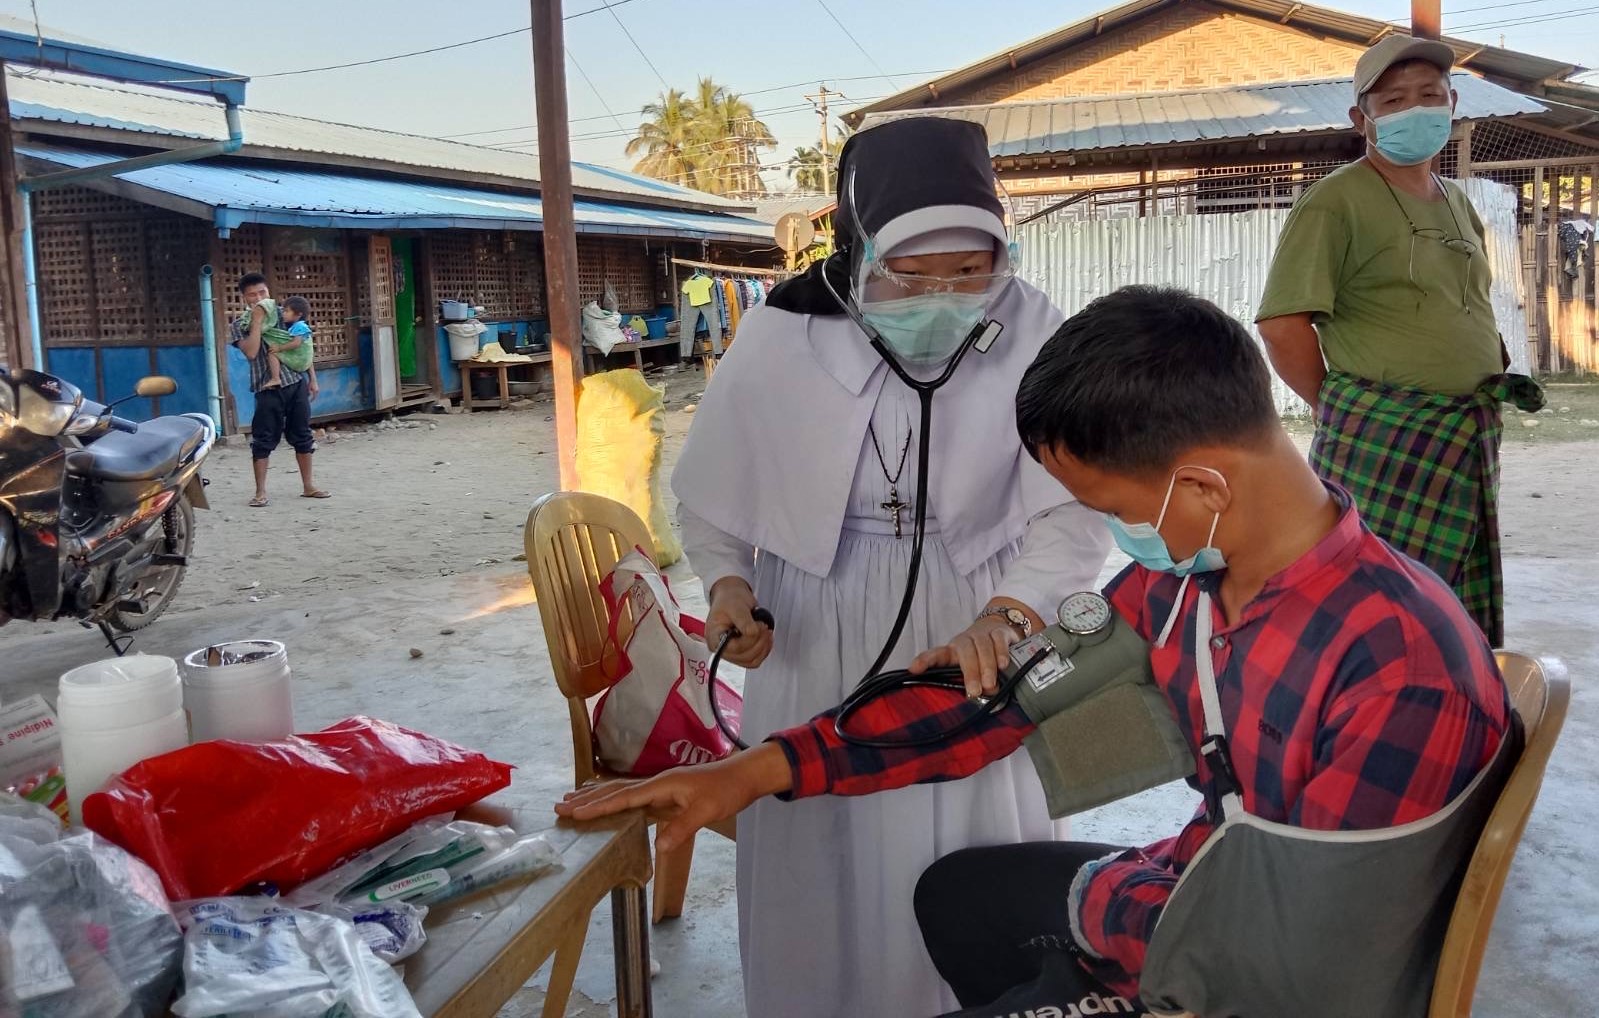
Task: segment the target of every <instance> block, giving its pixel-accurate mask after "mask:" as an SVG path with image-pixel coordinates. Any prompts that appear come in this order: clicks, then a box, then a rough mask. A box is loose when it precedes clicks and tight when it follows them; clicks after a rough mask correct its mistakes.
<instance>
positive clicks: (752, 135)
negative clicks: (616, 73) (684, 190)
mask: <svg viewBox="0 0 1599 1018" xmlns="http://www.w3.org/2000/svg"><path fill="white" fill-rule="evenodd" d="M643 113H644V118H645V119H644V122H643V123H642V124H640V125H639V130H638V134H637V136H635V137H634V138H633V140H632V141H630V142H628V143H627V150H626V151H627V154H628V156H629V157H632V158H636V159H638V163H637V164H636V165H635V167H634V169H635V170H636V171H637V172H639V173H642V174H644V175H645V176H648V177H654V178H656V179H657V180H668V181H671V182H672V183H674V184H682V185H685V186H687V187H697V188H699V189H700V190H702V191H710V192H711V193H713V194H725V195H737V196H740V197H758V196H760V195H764V194H765V193H766V185H765V184H764V183H763V182H762V181H761V175H760V157H759V153H760V152H761V151H762V150H763V149H773V148H776V147H777V139H776V138H775V137H773V136H772V131H771V129H770V128H768V127H767V126H766V125H765V124H763V123H761V121H760V120H759V119H758V118H757V117H756V116H755V110H754V109H753V108H752V107H751V106H750V104H749V102H748V101H747V100H745V99H742V98H740V97H739V96H738V95H737V94H736V93H734V92H730V91H729V90H727V89H726V88H724V87H722V86H721V85H718V84H717V83H716V82H714V81H712V80H711V79H710V78H701V79H700V81H699V86H698V89H697V91H696V92H695V94H694V95H693V96H689V95H687V94H685V93H683V92H680V91H678V90H677V89H671V90H670V91H668V92H666V93H664V94H663V95H662V96H661V97H660V100H659V101H658V102H653V103H650V104H649V105H648V106H645V107H644V110H643Z"/></svg>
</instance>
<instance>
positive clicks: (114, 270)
mask: <svg viewBox="0 0 1599 1018" xmlns="http://www.w3.org/2000/svg"><path fill="white" fill-rule="evenodd" d="M89 251H90V256H91V257H92V258H93V265H94V290H95V308H96V310H97V311H99V313H100V338H101V339H102V340H109V341H111V342H113V343H115V342H130V341H134V340H139V339H144V338H146V336H147V335H148V331H149V330H148V327H147V323H146V317H145V316H146V315H147V314H148V312H149V307H148V301H149V298H150V293H149V289H148V287H149V282H148V278H147V276H146V274H145V269H146V267H147V266H146V264H145V260H144V223H143V222H141V221H140V220H137V219H131V220H122V221H116V220H111V221H107V222H97V223H93V224H91V225H90V227H89Z"/></svg>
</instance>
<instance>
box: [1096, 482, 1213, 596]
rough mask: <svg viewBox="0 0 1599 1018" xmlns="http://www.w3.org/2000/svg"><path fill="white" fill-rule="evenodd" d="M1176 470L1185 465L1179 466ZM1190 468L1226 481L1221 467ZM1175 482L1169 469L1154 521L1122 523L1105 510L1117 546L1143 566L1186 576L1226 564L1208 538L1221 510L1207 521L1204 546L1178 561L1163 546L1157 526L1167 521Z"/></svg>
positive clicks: (1211, 535) (1211, 537) (1107, 522)
mask: <svg viewBox="0 0 1599 1018" xmlns="http://www.w3.org/2000/svg"><path fill="white" fill-rule="evenodd" d="M1177 469H1178V470H1182V469H1184V468H1183V467H1178V468H1177ZM1189 469H1193V470H1204V471H1206V472H1208V473H1212V474H1215V475H1216V476H1217V477H1218V478H1221V480H1222V482H1223V483H1226V480H1227V479H1226V478H1225V477H1222V474H1221V471H1219V470H1211V468H1209V467H1191V468H1189ZM1176 486H1177V473H1176V471H1173V472H1172V475H1171V482H1170V483H1169V484H1167V485H1166V500H1165V501H1164V502H1162V503H1161V506H1160V516H1159V518H1158V519H1156V520H1155V522H1154V523H1125V522H1123V521H1122V520H1121V519H1119V518H1118V517H1116V516H1113V515H1110V514H1109V513H1107V514H1106V515H1105V523H1106V525H1108V526H1109V527H1110V532H1111V536H1112V537H1114V538H1115V539H1116V546H1117V547H1118V548H1120V549H1121V550H1122V551H1123V552H1125V553H1126V555H1127V557H1128V558H1130V559H1132V560H1133V561H1134V562H1137V563H1138V564H1139V565H1141V566H1143V567H1144V568H1145V569H1149V570H1152V571H1154V572H1157V573H1171V574H1172V575H1173V576H1189V575H1192V574H1194V573H1213V572H1215V571H1217V570H1218V569H1225V568H1227V559H1226V558H1225V557H1223V555H1222V553H1221V549H1220V548H1217V547H1215V546H1214V545H1212V544H1211V543H1210V542H1211V541H1214V540H1215V539H1216V525H1217V524H1218V523H1220V522H1221V513H1217V514H1216V516H1215V518H1214V519H1212V520H1211V521H1210V536H1209V537H1207V538H1205V547H1203V548H1200V549H1199V550H1198V551H1196V552H1194V554H1192V555H1190V556H1189V557H1188V558H1186V559H1183V560H1182V561H1181V562H1174V561H1172V557H1171V549H1170V548H1168V547H1167V546H1166V539H1165V538H1164V537H1161V536H1160V528H1161V526H1162V525H1163V524H1165V522H1166V510H1167V508H1169V507H1170V506H1171V496H1172V491H1173V490H1175V488H1176Z"/></svg>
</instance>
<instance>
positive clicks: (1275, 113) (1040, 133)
mask: <svg viewBox="0 0 1599 1018" xmlns="http://www.w3.org/2000/svg"><path fill="white" fill-rule="evenodd" d="M1454 85H1455V89H1456V90H1457V91H1458V92H1459V93H1460V104H1459V106H1458V107H1457V108H1456V115H1457V117H1458V118H1460V119H1463V120H1479V119H1483V118H1485V117H1514V116H1520V115H1523V114H1533V113H1542V112H1544V111H1545V107H1544V106H1542V105H1541V104H1539V103H1537V102H1534V101H1533V100H1531V99H1529V98H1527V97H1526V96H1524V95H1521V94H1520V93H1518V92H1512V91H1510V90H1509V89H1508V88H1502V87H1500V86H1498V85H1495V84H1493V83H1492V82H1488V81H1484V80H1482V79H1481V78H1478V77H1477V76H1475V75H1473V74H1466V73H1463V72H1457V73H1456V74H1455V75H1454ZM1353 87H1354V86H1353V84H1352V79H1350V78H1337V79H1332V80H1324V81H1290V82H1277V83H1271V84H1262V85H1248V86H1242V87H1234V88H1216V89H1204V90H1197V91H1191V92H1151V93H1145V94H1142V95H1124V96H1095V97H1092V98H1084V99H1058V100H1048V101H1043V102H1025V103H996V104H993V105H989V106H948V107H936V108H929V109H916V110H904V111H896V112H891V113H874V114H872V115H871V116H868V117H867V118H866V120H865V122H864V123H863V125H862V128H863V129H866V128H870V127H871V126H873V125H874V124H881V123H886V122H888V121H890V120H902V119H904V118H906V117H925V116H938V117H953V118H956V119H960V120H970V121H974V122H976V123H979V124H982V125H983V127H984V129H986V130H987V131H988V147H989V151H990V152H991V153H992V154H993V156H994V158H996V159H1002V158H1005V157H1007V156H1031V155H1044V154H1050V153H1068V152H1092V151H1098V150H1105V149H1124V148H1141V147H1147V146H1152V145H1181V144H1194V143H1203V142H1225V141H1237V140H1240V139H1246V138H1258V137H1262V136H1266V135H1283V134H1304V133H1310V132H1324V131H1336V130H1340V129H1348V128H1349V107H1350V105H1351V104H1352V101H1351V91H1352V89H1353Z"/></svg>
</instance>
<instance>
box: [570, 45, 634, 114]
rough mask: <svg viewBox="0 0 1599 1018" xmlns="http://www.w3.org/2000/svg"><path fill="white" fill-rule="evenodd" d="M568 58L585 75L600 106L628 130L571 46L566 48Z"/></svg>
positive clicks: (579, 72) (585, 79)
mask: <svg viewBox="0 0 1599 1018" xmlns="http://www.w3.org/2000/svg"><path fill="white" fill-rule="evenodd" d="M566 59H568V60H570V61H572V66H573V67H575V68H577V73H578V74H580V75H582V76H583V80H584V81H586V82H588V85H589V91H591V92H593V93H594V98H596V99H598V100H599V101H600V107H601V108H602V109H604V110H605V112H606V113H608V114H610V117H611V119H612V120H614V121H616V126H617V127H618V128H619V129H621V130H623V131H625V130H627V126H626V125H625V124H623V123H622V118H621V117H618V116H617V115H616V114H615V113H612V112H611V104H610V103H608V102H606V101H605V97H604V96H603V95H601V94H600V90H599V88H598V86H596V85H595V84H594V79H593V78H590V77H589V72H587V71H585V70H584V69H583V65H582V64H580V63H578V62H577V57H575V56H573V55H572V50H571V48H570V47H567V48H566Z"/></svg>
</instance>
